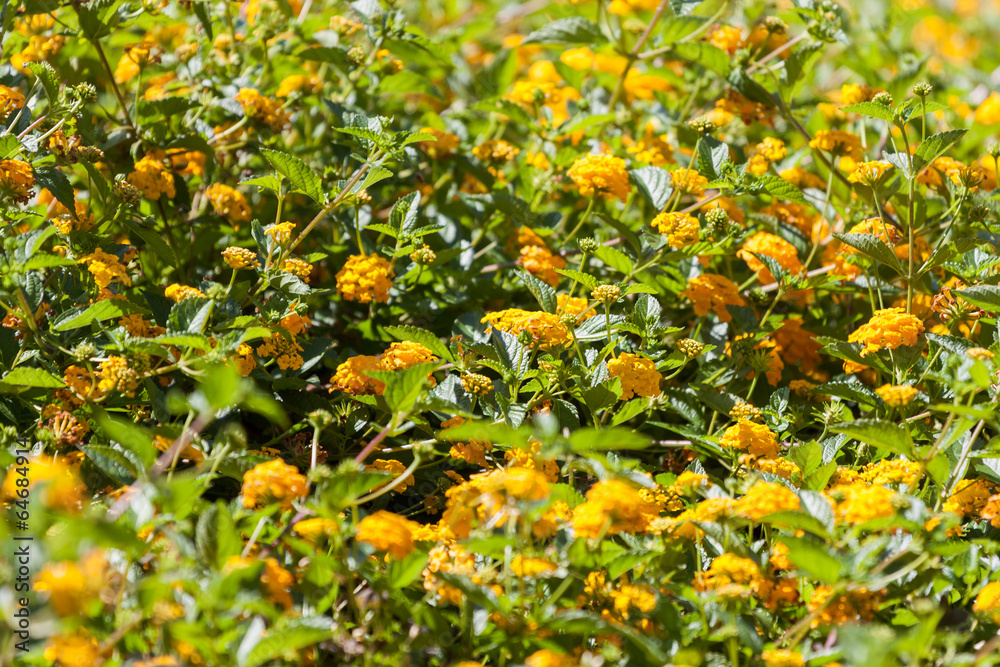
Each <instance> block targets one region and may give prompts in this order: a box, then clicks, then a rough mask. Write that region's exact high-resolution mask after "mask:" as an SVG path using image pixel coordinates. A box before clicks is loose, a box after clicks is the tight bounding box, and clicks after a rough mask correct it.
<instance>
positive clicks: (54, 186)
mask: <svg viewBox="0 0 1000 667" xmlns="http://www.w3.org/2000/svg"><path fill="white" fill-rule="evenodd" d="M35 182H36V183H37V184H38V185H39V186H41V187H43V188H45V189H46V190H48V191H49V192H51V193H52V196H53V197H55V198H56V201H58V202H59V203H60V204H62V205H63V206H65V207H66V210H68V211H75V210H76V195H75V194H74V193H73V186H72V185H70V184H69V179H68V178H66V174H64V173H62V172H61V171H59V170H58V169H57V168H55V167H35Z"/></svg>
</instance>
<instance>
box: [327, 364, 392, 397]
mask: <svg viewBox="0 0 1000 667" xmlns="http://www.w3.org/2000/svg"><path fill="white" fill-rule="evenodd" d="M380 370H382V361H381V360H380V359H379V358H378V357H373V356H369V355H358V356H356V357H351V358H349V359H348V360H347V361H345V362H344V363H342V364H340V365H339V366H337V372H336V373H335V374H334V376H333V377H332V378H331V379H330V384H331V385H332V386H331V387H330V391H331V392H332V391H334V390H335V389H339V390H340V391H342V392H344V393H345V394H350V395H351V396H361V395H372V394H381V393H382V392H383V391H385V383H384V382H381V381H379V380H376V379H374V378H371V377H369V376H367V375H365V371H380Z"/></svg>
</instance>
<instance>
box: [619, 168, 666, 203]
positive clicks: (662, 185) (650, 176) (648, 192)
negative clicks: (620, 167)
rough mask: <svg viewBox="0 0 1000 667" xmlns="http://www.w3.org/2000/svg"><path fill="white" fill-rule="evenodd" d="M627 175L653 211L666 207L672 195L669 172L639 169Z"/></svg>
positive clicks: (656, 169) (659, 169)
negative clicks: (633, 180)
mask: <svg viewBox="0 0 1000 667" xmlns="http://www.w3.org/2000/svg"><path fill="white" fill-rule="evenodd" d="M629 174H631V175H632V178H633V179H635V182H636V184H637V185H638V186H639V190H641V191H642V194H643V195H645V196H646V199H648V200H649V203H651V204H652V205H653V207H654V208H655V209H657V210H660V209H662V208H663V207H664V206H666V205H667V200H669V199H670V195H671V194H672V193H673V187H672V185H671V180H670V172H669V171H667V170H666V169H661V168H660V167H641V168H639V169H632V170H631V171H629Z"/></svg>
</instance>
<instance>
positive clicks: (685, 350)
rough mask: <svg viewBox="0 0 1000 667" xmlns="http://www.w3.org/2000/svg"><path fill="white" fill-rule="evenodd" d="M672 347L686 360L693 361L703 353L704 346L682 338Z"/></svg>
mask: <svg viewBox="0 0 1000 667" xmlns="http://www.w3.org/2000/svg"><path fill="white" fill-rule="evenodd" d="M674 347H676V348H677V351H678V352H680V353H682V354H683V355H684V356H686V357H687V358H688V359H694V358H695V357H697V356H698V355H700V354H701V353H702V352H704V351H705V346H704V345H703V344H702V343H699V342H698V341H696V340H694V339H693V338H682V339H680V340H679V341H677V344H676V345H675V346H674Z"/></svg>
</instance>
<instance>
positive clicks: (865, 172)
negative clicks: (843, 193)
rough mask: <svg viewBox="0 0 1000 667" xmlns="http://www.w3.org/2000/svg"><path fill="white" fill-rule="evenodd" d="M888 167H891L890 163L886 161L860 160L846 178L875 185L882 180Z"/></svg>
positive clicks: (853, 181) (854, 181)
mask: <svg viewBox="0 0 1000 667" xmlns="http://www.w3.org/2000/svg"><path fill="white" fill-rule="evenodd" d="M890 169H892V165H891V164H888V163H886V162H878V161H873V162H861V163H859V164H858V165H857V166H856V167H855V168H854V171H853V172H852V173H851V175H850V176H848V177H847V180H849V181H850V182H851V183H862V184H864V185H870V186H872V187H875V186H876V185H878V183H879V181H881V180H882V176H884V175H885V172H887V171H888V170H890Z"/></svg>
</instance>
